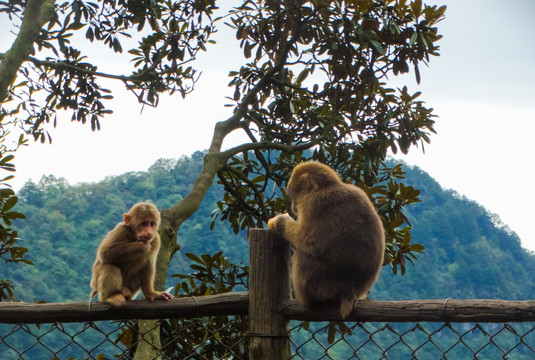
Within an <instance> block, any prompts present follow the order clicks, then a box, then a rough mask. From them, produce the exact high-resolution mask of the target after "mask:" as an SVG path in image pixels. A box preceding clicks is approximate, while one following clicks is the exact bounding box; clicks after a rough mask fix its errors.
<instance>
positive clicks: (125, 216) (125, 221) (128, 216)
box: [123, 213, 132, 225]
mask: <svg viewBox="0 0 535 360" xmlns="http://www.w3.org/2000/svg"><path fill="white" fill-rule="evenodd" d="M123 218H124V223H125V224H126V225H128V224H130V219H131V218H132V217H131V216H130V215H129V214H127V213H124V214H123Z"/></svg>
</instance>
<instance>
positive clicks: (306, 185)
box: [301, 174, 316, 194]
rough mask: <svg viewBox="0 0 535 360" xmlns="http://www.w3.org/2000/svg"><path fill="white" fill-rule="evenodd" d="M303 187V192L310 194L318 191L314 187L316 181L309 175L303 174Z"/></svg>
mask: <svg viewBox="0 0 535 360" xmlns="http://www.w3.org/2000/svg"><path fill="white" fill-rule="evenodd" d="M301 187H302V192H303V193H305V194H308V193H309V192H311V191H313V190H316V189H315V186H314V181H313V180H312V178H311V177H310V176H309V175H308V174H303V176H301Z"/></svg>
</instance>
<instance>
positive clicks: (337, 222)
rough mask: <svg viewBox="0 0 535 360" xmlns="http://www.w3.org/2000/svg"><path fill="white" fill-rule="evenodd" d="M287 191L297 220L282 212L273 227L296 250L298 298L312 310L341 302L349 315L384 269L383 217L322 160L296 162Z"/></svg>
mask: <svg viewBox="0 0 535 360" xmlns="http://www.w3.org/2000/svg"><path fill="white" fill-rule="evenodd" d="M286 192H287V193H288V195H289V196H290V198H291V199H292V211H293V212H294V213H295V214H296V215H297V217H298V221H294V220H293V219H292V218H291V217H290V216H289V215H288V214H282V215H277V216H275V217H274V218H272V219H270V220H269V222H268V226H269V227H270V228H272V229H274V230H275V231H276V232H277V233H278V234H280V235H281V236H282V237H284V238H285V239H286V240H287V241H289V242H290V243H291V244H292V245H293V247H294V248H295V251H294V254H293V256H292V271H291V277H292V284H293V288H294V293H295V297H296V299H297V301H298V302H299V303H301V304H302V305H304V306H305V307H307V308H313V307H317V306H320V305H325V304H328V303H339V305H340V314H341V315H342V318H346V317H347V315H349V313H351V311H352V310H353V308H354V306H355V302H356V300H357V299H359V298H361V297H364V296H365V295H366V294H367V292H368V290H369V289H370V288H371V286H372V285H373V284H374V282H375V281H376V280H377V277H378V275H379V271H380V270H381V266H382V263H383V257H384V249H385V237H384V230H383V225H382V223H381V219H380V218H379V216H378V215H377V213H376V211H375V208H374V207H373V205H372V203H371V201H370V200H369V199H368V196H367V195H366V194H365V193H364V192H363V191H362V190H361V189H359V188H358V187H356V186H354V185H351V184H344V183H343V182H342V181H341V180H340V178H339V176H338V174H337V173H336V172H335V171H334V170H333V169H331V168H330V167H329V166H327V165H325V164H321V163H318V162H313V161H309V162H304V163H301V164H299V165H297V166H296V167H295V168H294V170H293V171H292V175H291V176H290V181H289V182H288V186H287V188H286Z"/></svg>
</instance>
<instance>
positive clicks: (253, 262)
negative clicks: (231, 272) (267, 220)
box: [249, 229, 292, 360]
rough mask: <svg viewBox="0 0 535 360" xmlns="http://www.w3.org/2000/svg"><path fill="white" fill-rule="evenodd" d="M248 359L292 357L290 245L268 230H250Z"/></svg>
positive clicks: (270, 359)
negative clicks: (286, 312)
mask: <svg viewBox="0 0 535 360" xmlns="http://www.w3.org/2000/svg"><path fill="white" fill-rule="evenodd" d="M249 245H250V252H249V253H250V254H249V261H250V264H249V300H250V301H249V337H250V342H249V358H250V359H252V360H253V359H254V360H272V359H281V360H283V359H288V358H289V357H291V355H292V353H291V349H290V339H289V331H290V327H289V322H288V320H287V319H286V317H285V316H284V314H283V312H282V311H283V304H284V303H285V302H287V301H288V300H289V299H290V244H289V243H288V242H287V241H285V240H284V239H282V238H281V237H280V236H278V235H276V234H275V232H273V231H270V230H268V229H250V230H249Z"/></svg>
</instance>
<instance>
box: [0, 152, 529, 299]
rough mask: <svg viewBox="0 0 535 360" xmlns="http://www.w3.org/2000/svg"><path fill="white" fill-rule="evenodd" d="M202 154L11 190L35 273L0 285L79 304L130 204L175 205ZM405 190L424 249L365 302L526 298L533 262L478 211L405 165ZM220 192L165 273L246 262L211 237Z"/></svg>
mask: <svg viewBox="0 0 535 360" xmlns="http://www.w3.org/2000/svg"><path fill="white" fill-rule="evenodd" d="M202 158H203V154H202V153H200V152H196V153H194V154H193V155H192V156H191V157H183V158H181V159H179V160H159V161H158V162H157V163H156V164H154V165H153V166H152V167H151V168H150V169H149V170H148V171H147V172H137V173H127V174H124V175H121V176H117V177H110V178H107V179H105V180H104V181H101V182H99V183H95V184H81V185H69V184H67V183H66V182H65V181H64V180H63V179H56V178H54V177H53V176H50V177H44V178H43V179H41V181H39V183H33V182H28V183H27V184H26V185H25V186H24V187H23V188H22V189H21V190H20V192H19V194H18V195H19V197H20V206H19V207H18V210H19V211H20V212H22V213H24V214H26V216H27V219H26V220H23V221H18V222H17V223H16V226H17V228H18V230H19V234H20V236H21V237H22V238H23V241H22V242H21V245H22V246H25V247H27V248H28V249H29V250H30V252H29V256H28V258H29V259H30V260H32V261H33V262H34V263H35V266H27V265H24V264H17V265H13V264H2V265H1V267H2V270H1V271H2V277H3V278H7V279H11V280H12V282H13V284H14V285H15V292H16V294H17V297H18V298H19V299H21V300H23V301H26V302H28V301H33V300H34V299H37V300H45V301H47V302H55V301H68V300H77V301H78V300H86V299H87V298H88V294H89V292H90V288H89V280H90V272H91V265H92V263H93V260H94V256H95V251H96V248H97V246H98V244H99V242H100V240H101V239H102V237H103V236H104V234H105V233H106V232H108V231H109V230H110V229H111V228H112V227H113V226H114V225H115V224H116V223H117V222H119V221H121V218H122V213H123V212H124V211H125V210H126V209H127V208H129V207H130V206H131V205H132V204H133V203H135V202H137V201H142V200H146V199H151V200H152V201H153V202H154V203H155V204H156V205H157V206H158V207H159V208H166V207H169V206H171V205H172V204H174V203H176V202H177V201H178V200H180V199H181V198H182V197H183V196H185V194H186V193H187V191H188V190H189V188H190V186H191V184H192V183H193V181H194V179H195V177H196V175H197V174H198V171H199V169H200V166H201V164H202ZM406 171H407V175H406V178H407V180H406V181H405V183H406V184H407V185H413V186H415V187H416V188H418V189H420V190H422V196H421V199H422V202H420V203H417V204H415V205H411V206H410V208H409V209H407V212H408V214H409V218H410V220H411V222H412V225H413V233H412V234H413V240H414V242H415V243H420V244H423V245H424V246H425V247H426V250H425V253H424V254H421V255H420V256H419V258H418V260H417V261H416V262H415V265H414V266H411V265H409V266H408V269H407V273H406V274H405V275H404V276H401V275H393V274H392V271H391V270H390V269H389V268H387V267H385V268H383V271H382V274H381V277H380V279H379V281H378V283H377V284H376V286H375V287H374V289H373V290H372V292H371V294H370V297H371V298H372V299H383V300H388V299H423V298H447V297H449V298H459V299H460V298H501V299H531V298H533V297H534V296H535V282H534V280H533V279H532V276H529V274H533V272H534V270H535V257H534V256H533V255H531V254H529V253H528V252H527V251H526V250H524V249H522V248H521V246H520V241H519V239H518V237H517V236H516V235H515V234H514V233H512V232H511V231H509V230H508V229H507V227H505V226H504V225H503V224H501V223H500V222H499V219H498V218H497V217H496V216H493V215H492V214H489V213H488V212H487V211H486V210H485V209H484V208H483V207H481V206H480V205H478V204H477V203H475V202H473V201H470V200H468V199H465V198H462V197H460V196H459V195H458V194H456V193H454V192H452V191H446V190H444V189H442V188H441V187H440V185H439V184H438V183H437V182H436V181H435V180H433V179H432V178H431V177H430V176H429V175H428V174H426V173H424V172H423V171H421V170H420V169H418V168H409V167H406ZM222 194H223V191H222V189H220V188H218V186H217V185H214V186H212V188H211V189H210V191H209V193H208V195H207V197H206V199H205V201H204V202H203V204H202V207H201V208H200V209H199V211H198V212H197V213H196V214H195V215H194V216H193V217H192V218H190V219H189V220H188V221H187V222H185V223H184V224H183V226H182V227H181V231H180V234H179V243H180V245H181V246H182V249H181V251H180V252H179V253H178V254H177V255H176V256H175V258H174V259H173V262H172V264H171V266H170V269H169V273H168V275H169V277H168V286H171V285H175V283H176V278H171V277H170V275H172V274H177V273H187V272H188V269H189V264H190V260H189V259H188V258H187V257H185V256H184V254H185V253H186V252H192V253H195V254H203V253H210V254H212V253H215V252H217V251H220V250H222V251H223V252H224V254H225V255H226V256H227V257H229V258H230V260H231V261H233V262H242V263H247V262H248V259H247V257H248V243H247V241H246V236H245V234H244V233H242V234H239V235H234V233H233V232H232V231H231V229H230V226H229V225H228V224H227V223H223V222H217V223H216V224H215V228H214V230H213V231H210V229H209V226H210V219H211V217H210V215H211V212H212V211H213V210H214V209H215V208H216V205H215V204H216V202H217V200H218V199H220V198H221V196H222Z"/></svg>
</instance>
